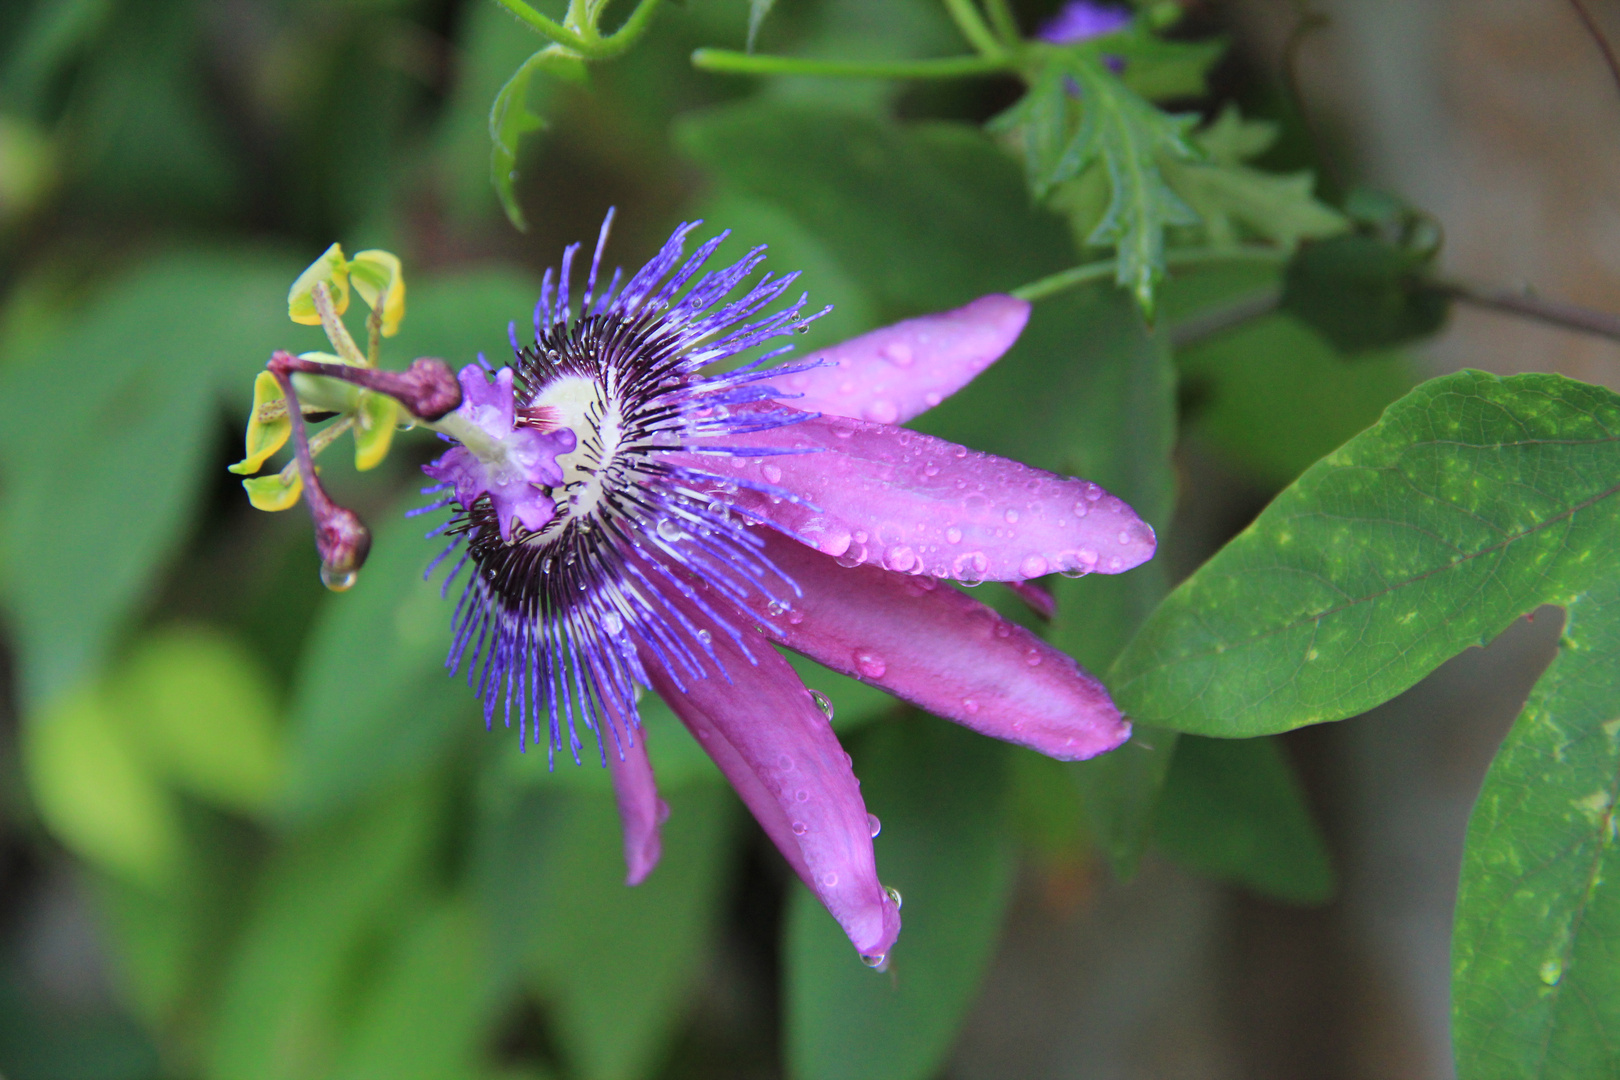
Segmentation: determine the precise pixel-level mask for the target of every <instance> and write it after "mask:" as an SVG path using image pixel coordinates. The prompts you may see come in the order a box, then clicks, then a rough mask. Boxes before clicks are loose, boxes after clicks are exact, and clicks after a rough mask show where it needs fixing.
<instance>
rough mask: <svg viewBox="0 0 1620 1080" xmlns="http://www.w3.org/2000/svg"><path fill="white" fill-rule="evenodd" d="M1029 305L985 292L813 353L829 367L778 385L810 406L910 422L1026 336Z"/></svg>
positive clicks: (891, 421) (798, 402)
mask: <svg viewBox="0 0 1620 1080" xmlns="http://www.w3.org/2000/svg"><path fill="white" fill-rule="evenodd" d="M1028 321H1029V304H1028V303H1027V302H1025V301H1023V300H1017V299H1014V298H1013V297H1011V296H1000V295H996V296H982V297H980V298H979V299H977V300H975V301H973V302H972V303H971V304H968V305H967V306H966V307H959V308H957V309H956V310H954V311H942V312H940V313H938V314H936V315H924V316H922V317H920V318H916V319H907V320H906V321H905V322H899V323H895V324H894V325H893V326H886V327H884V328H883V329H881V330H873V331H872V332H871V333H869V334H862V335H861V336H860V337H857V338H851V339H850V340H848V341H846V342H844V343H843V344H842V345H834V346H833V347H832V348H830V349H824V350H822V351H821V352H819V353H816V354H815V355H813V356H811V357H809V358H808V359H811V360H824V361H827V362H828V366H826V367H820V368H813V369H811V370H809V371H799V372H795V373H794V374H791V375H786V376H784V377H783V378H782V379H780V380H779V381H778V382H777V383H776V384H775V385H776V388H777V390H778V391H780V392H781V393H782V394H783V395H801V396H799V397H791V396H790V397H789V400H790V403H791V404H792V405H794V406H795V407H796V408H800V409H803V410H805V411H806V412H820V413H829V414H832V415H834V416H854V417H859V418H861V419H863V420H872V421H875V422H877V423H879V424H903V423H905V422H906V421H907V420H910V419H911V418H912V417H914V416H917V415H918V414H919V413H922V412H925V411H926V410H928V409H931V408H933V407H934V406H935V405H938V404H939V403H940V402H941V401H943V400H945V399H946V398H948V397H950V396H951V395H952V394H954V393H956V392H957V391H958V390H960V389H962V387H964V386H966V385H967V384H968V383H969V382H971V381H972V380H973V378H974V376H976V375H978V374H979V372H981V371H983V370H984V369H985V368H987V367H989V366H990V365H991V364H992V363H994V362H995V361H996V360H998V359H1000V358H1001V355H1002V354H1003V353H1005V352H1006V351H1007V350H1008V349H1009V348H1011V347H1012V343H1013V342H1015V341H1017V340H1018V335H1019V334H1021V333H1022V332H1023V330H1024V324H1025V323H1027V322H1028Z"/></svg>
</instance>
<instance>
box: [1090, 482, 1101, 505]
mask: <svg viewBox="0 0 1620 1080" xmlns="http://www.w3.org/2000/svg"><path fill="white" fill-rule="evenodd" d="M1102 497H1103V489H1102V488H1100V487H1098V486H1097V485H1096V484H1087V485H1086V498H1088V499H1090V500H1091V501H1092V502H1096V501H1097V500H1098V499H1100V498H1102Z"/></svg>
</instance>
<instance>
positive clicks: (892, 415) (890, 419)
mask: <svg viewBox="0 0 1620 1080" xmlns="http://www.w3.org/2000/svg"><path fill="white" fill-rule="evenodd" d="M861 414H862V415H863V416H865V417H866V418H867V419H868V420H871V421H872V422H873V423H877V424H892V423H894V422H895V421H896V420H898V419H900V408H899V406H897V405H896V404H895V403H894V402H892V401H873V402H871V403H869V404H868V405H867V406H866V408H864V409H862V410H861Z"/></svg>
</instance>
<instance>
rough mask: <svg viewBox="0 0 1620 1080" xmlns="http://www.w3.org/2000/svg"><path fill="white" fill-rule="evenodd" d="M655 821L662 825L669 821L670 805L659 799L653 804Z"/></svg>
mask: <svg viewBox="0 0 1620 1080" xmlns="http://www.w3.org/2000/svg"><path fill="white" fill-rule="evenodd" d="M653 819H654V820H655V821H657V822H658V824H660V825H662V824H663V823H664V822H666V821H668V820H669V803H667V802H665V801H664V800H663V799H659V800H658V801H657V802H655V803H653Z"/></svg>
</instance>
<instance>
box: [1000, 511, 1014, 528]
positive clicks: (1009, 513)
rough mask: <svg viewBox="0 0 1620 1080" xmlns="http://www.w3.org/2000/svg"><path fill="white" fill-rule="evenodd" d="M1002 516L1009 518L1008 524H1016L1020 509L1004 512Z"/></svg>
mask: <svg viewBox="0 0 1620 1080" xmlns="http://www.w3.org/2000/svg"><path fill="white" fill-rule="evenodd" d="M1001 516H1002V517H1004V518H1006V519H1007V524H1009V525H1011V524H1014V523H1015V522H1016V521H1017V520H1018V511H1016V510H1008V511H1007V512H1006V513H1005V514H1003V515H1001Z"/></svg>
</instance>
